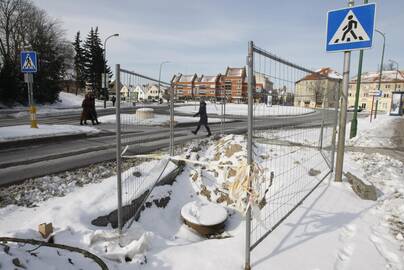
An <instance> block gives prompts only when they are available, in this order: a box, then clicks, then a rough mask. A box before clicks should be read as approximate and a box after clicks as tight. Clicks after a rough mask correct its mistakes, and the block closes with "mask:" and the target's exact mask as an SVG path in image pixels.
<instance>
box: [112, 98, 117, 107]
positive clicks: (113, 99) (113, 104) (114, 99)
mask: <svg viewBox="0 0 404 270" xmlns="http://www.w3.org/2000/svg"><path fill="white" fill-rule="evenodd" d="M111 101H112V107H115V101H116V98H115V96H112V98H111Z"/></svg>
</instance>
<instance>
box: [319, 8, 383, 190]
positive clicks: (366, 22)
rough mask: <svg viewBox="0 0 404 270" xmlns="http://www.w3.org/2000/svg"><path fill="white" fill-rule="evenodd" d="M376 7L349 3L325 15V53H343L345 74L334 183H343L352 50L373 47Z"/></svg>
mask: <svg viewBox="0 0 404 270" xmlns="http://www.w3.org/2000/svg"><path fill="white" fill-rule="evenodd" d="M375 13H376V4H374V3H373V4H366V5H361V6H356V7H354V1H353V0H349V1H348V8H343V9H339V10H333V11H329V12H328V16H327V40H326V51H327V52H336V51H343V52H344V72H343V80H342V95H341V98H342V100H341V110H340V116H339V129H338V147H337V158H336V164H335V181H336V182H341V181H342V171H343V165H344V152H345V130H346V123H347V107H348V84H349V69H350V65H351V51H352V50H360V49H367V48H371V47H372V42H373V32H374V30H375V29H374V28H375Z"/></svg>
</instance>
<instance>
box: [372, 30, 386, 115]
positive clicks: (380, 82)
mask: <svg viewBox="0 0 404 270" xmlns="http://www.w3.org/2000/svg"><path fill="white" fill-rule="evenodd" d="M375 31H376V32H377V33H379V34H380V35H382V37H383V51H382V59H381V62H380V72H379V83H378V86H377V88H378V89H377V90H379V91H380V88H381V84H382V73H383V60H384V50H385V48H386V36H385V34H384V33H382V32H380V31H379V30H377V29H375ZM374 99H375V96H373V99H372V109H373V101H374ZM378 103H379V100H378V99H376V108H375V118H374V119H376V115H377V105H378ZM370 121H372V110H371V111H370Z"/></svg>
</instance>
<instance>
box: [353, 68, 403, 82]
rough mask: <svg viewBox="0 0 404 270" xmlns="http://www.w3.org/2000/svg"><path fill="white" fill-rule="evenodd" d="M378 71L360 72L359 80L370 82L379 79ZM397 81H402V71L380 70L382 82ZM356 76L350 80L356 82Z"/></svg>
mask: <svg viewBox="0 0 404 270" xmlns="http://www.w3.org/2000/svg"><path fill="white" fill-rule="evenodd" d="M379 74H380V73H379V72H365V73H362V76H361V82H364V83H372V82H378V81H379ZM396 78H397V81H404V71H402V70H401V71H400V70H399V71H398V72H397V71H396V70H383V72H382V82H395V81H396ZM356 80H357V76H355V77H353V78H352V80H351V83H352V82H356Z"/></svg>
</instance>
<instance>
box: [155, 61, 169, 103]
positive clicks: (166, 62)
mask: <svg viewBox="0 0 404 270" xmlns="http://www.w3.org/2000/svg"><path fill="white" fill-rule="evenodd" d="M168 63H170V61H163V62H161V63H160V71H159V90H158V99H159V101H160V85H161V68H162V67H163V65H164V64H168Z"/></svg>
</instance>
